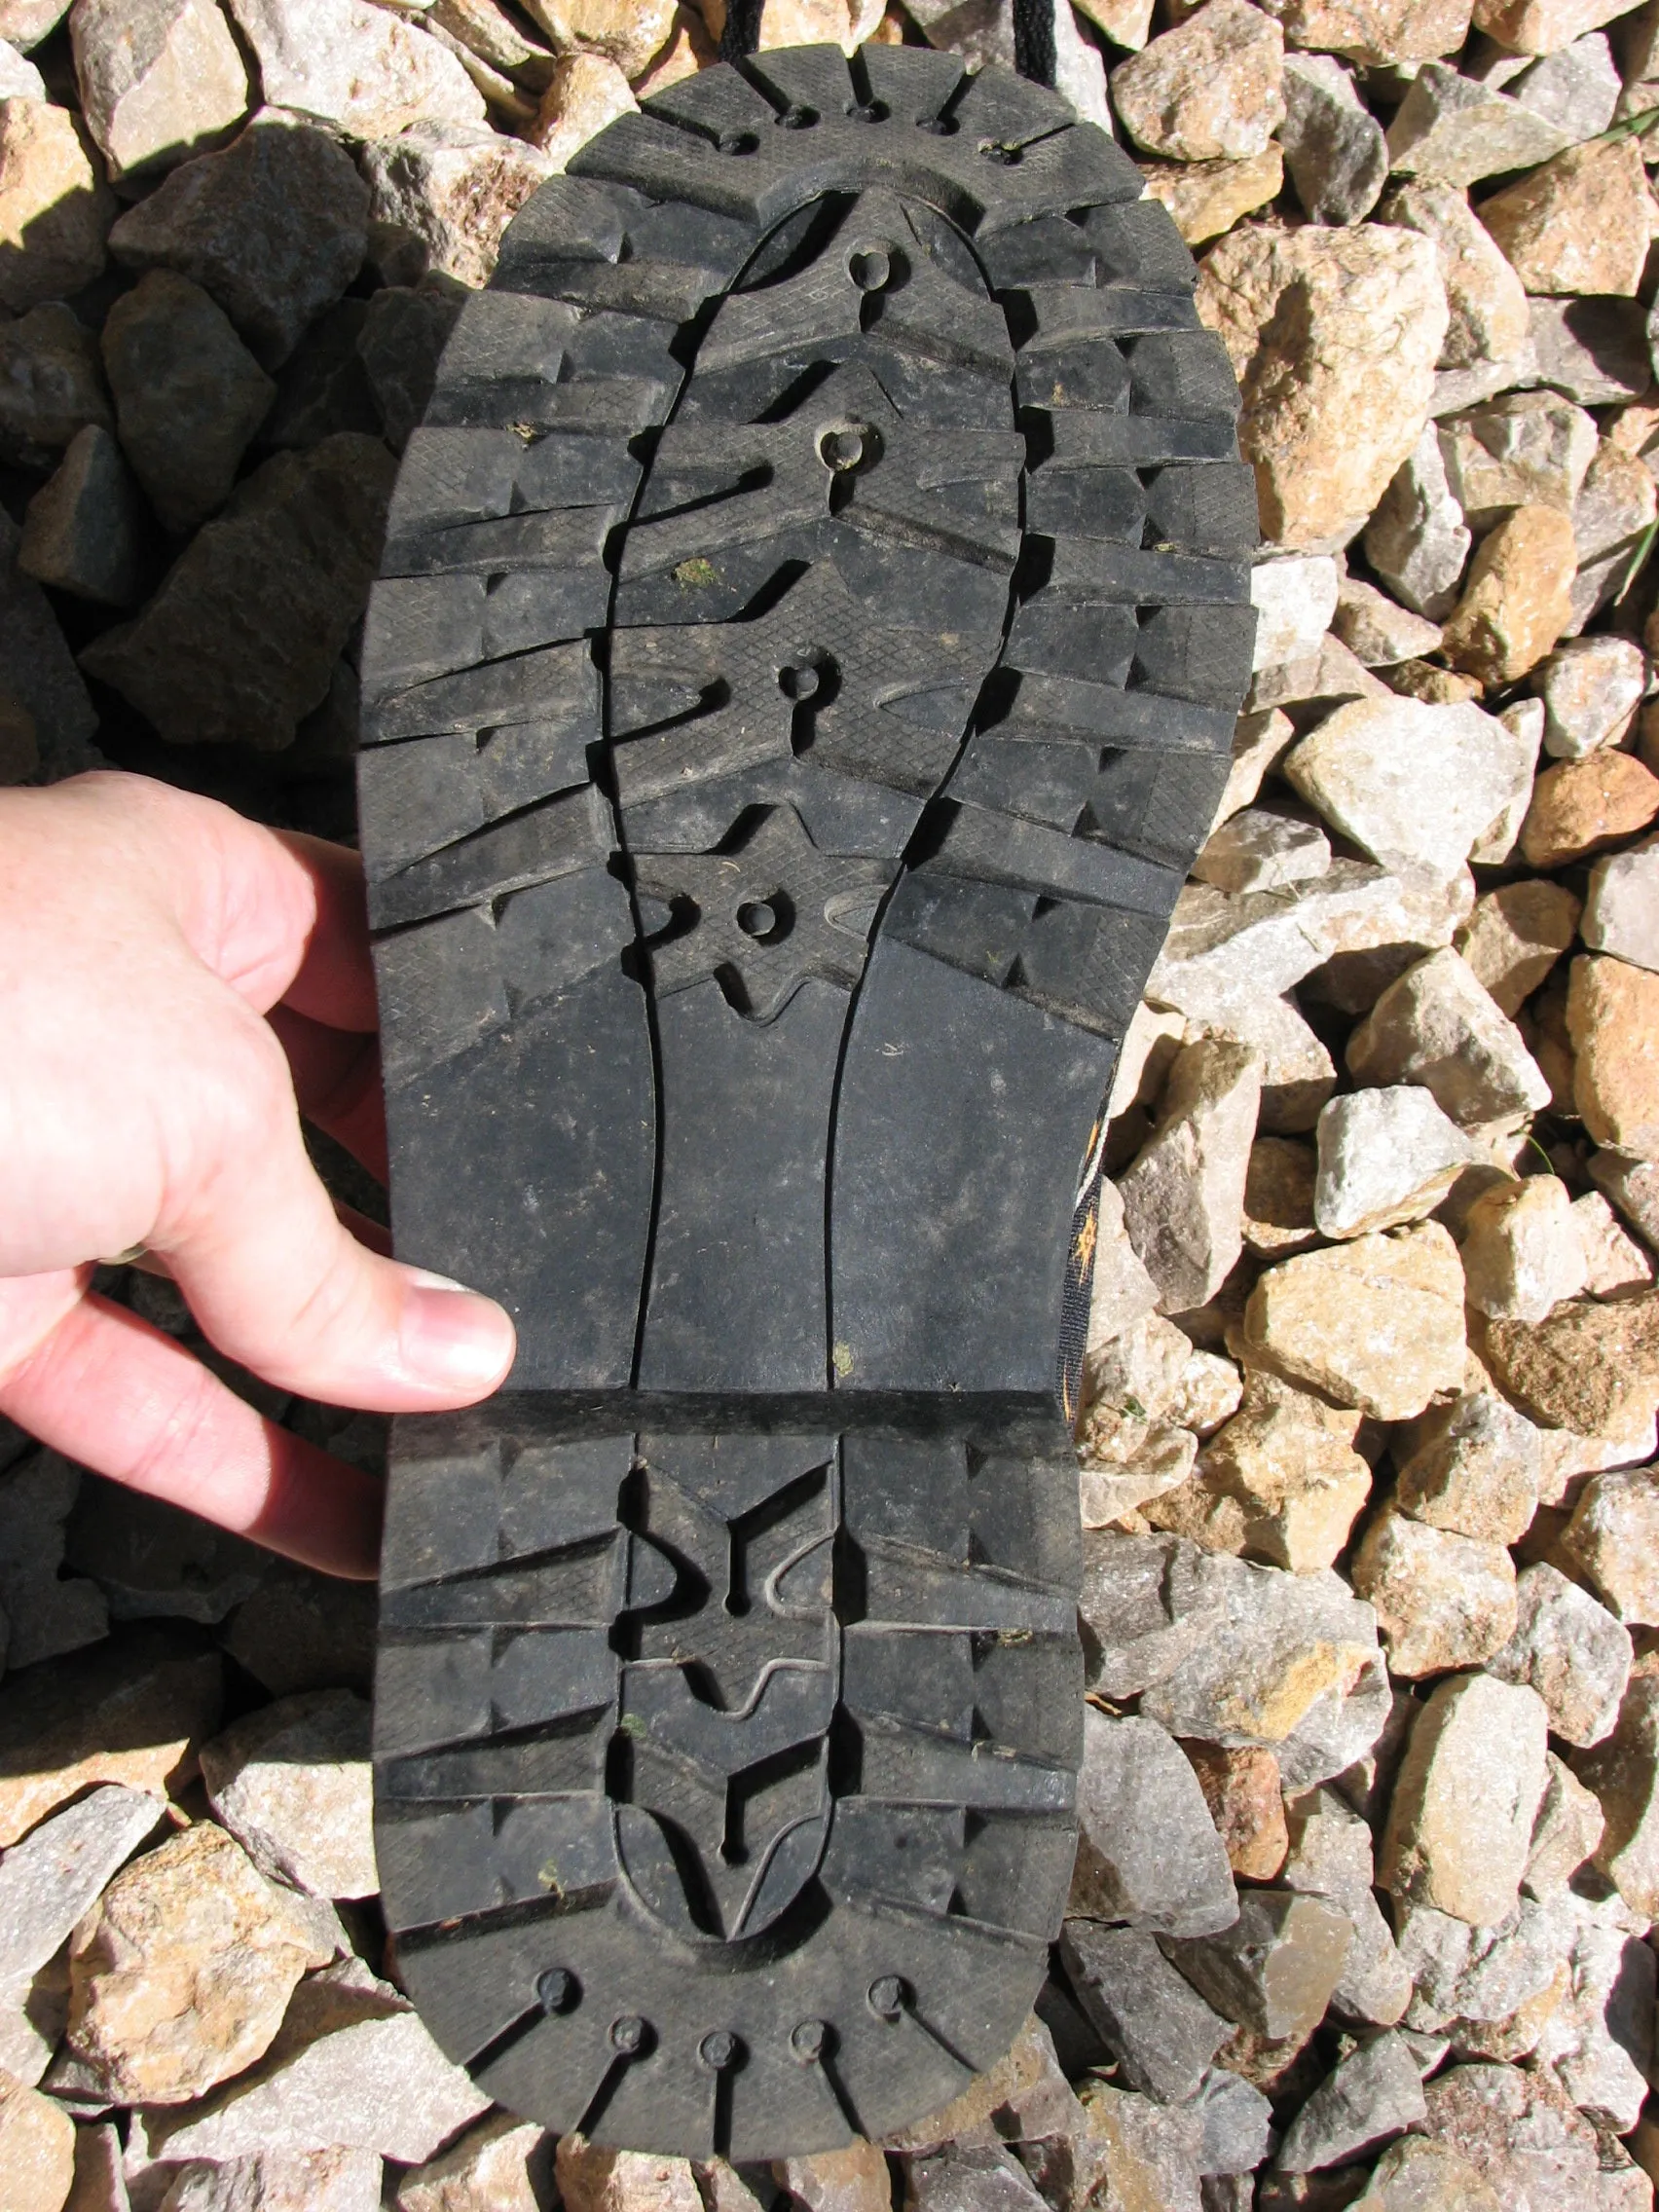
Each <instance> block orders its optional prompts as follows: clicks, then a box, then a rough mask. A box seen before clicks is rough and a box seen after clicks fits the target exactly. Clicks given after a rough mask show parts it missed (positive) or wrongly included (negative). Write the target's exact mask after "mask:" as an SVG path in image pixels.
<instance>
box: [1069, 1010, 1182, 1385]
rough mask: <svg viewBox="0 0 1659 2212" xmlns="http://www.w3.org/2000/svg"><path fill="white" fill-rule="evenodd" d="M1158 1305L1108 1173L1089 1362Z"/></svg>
mask: <svg viewBox="0 0 1659 2212" xmlns="http://www.w3.org/2000/svg"><path fill="white" fill-rule="evenodd" d="M1182 1026H1185V1025H1184V1024H1183V1025H1182ZM1120 1068H1122V1062H1120ZM1160 1088H1161V1086H1160ZM1157 1307H1158V1285H1157V1284H1156V1283H1155V1282H1154V1281H1153V1279H1152V1277H1151V1275H1149V1274H1148V1273H1147V1272H1146V1270H1145V1268H1144V1267H1142V1265H1141V1263H1140V1260H1139V1258H1138V1257H1137V1256H1136V1253H1135V1248H1134V1246H1133V1245H1132V1244H1131V1243H1130V1242H1129V1234H1128V1231H1127V1230H1126V1229H1125V1228H1124V1201H1123V1199H1122V1198H1121V1197H1120V1196H1119V1194H1118V1186H1117V1184H1116V1183H1114V1182H1113V1181H1112V1180H1111V1179H1110V1177H1108V1178H1107V1179H1106V1180H1104V1181H1103V1182H1102V1183H1101V1186H1100V1221H1099V1228H1098V1232H1097V1235H1096V1237H1095V1245H1094V1281H1093V1285H1092V1287H1091V1289H1090V1292H1089V1305H1088V1338H1087V1340H1086V1342H1085V1346H1084V1352H1085V1358H1086V1360H1087V1359H1088V1358H1090V1357H1092V1356H1093V1355H1094V1354H1095V1353H1096V1352H1098V1351H1099V1350H1100V1349H1101V1348H1102V1347H1103V1346H1106V1345H1108V1344H1110V1343H1112V1341H1113V1340H1114V1339H1115V1338H1117V1337H1120V1336H1122V1334H1123V1333H1124V1330H1125V1329H1127V1328H1130V1327H1132V1326H1133V1325H1134V1323H1135V1322H1137V1321H1139V1320H1141V1319H1142V1318H1143V1317H1144V1316H1145V1315H1146V1314H1148V1313H1151V1312H1154V1311H1156V1309H1157Z"/></svg>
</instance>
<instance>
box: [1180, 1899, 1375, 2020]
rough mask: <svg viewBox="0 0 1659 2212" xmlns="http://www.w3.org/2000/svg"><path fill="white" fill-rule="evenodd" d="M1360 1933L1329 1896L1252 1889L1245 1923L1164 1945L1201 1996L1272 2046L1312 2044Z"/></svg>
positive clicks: (1243, 1910)
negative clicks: (1216, 1933)
mask: <svg viewBox="0 0 1659 2212" xmlns="http://www.w3.org/2000/svg"><path fill="white" fill-rule="evenodd" d="M1352 1941H1353V1928H1352V1924H1351V1923H1350V1922H1349V1920H1348V1917H1347V1915H1346V1912H1344V1911H1343V1910H1342V1908H1341V1907H1340V1906H1339V1905H1336V1904H1333V1903H1331V1902H1329V1901H1328V1900H1327V1899H1324V1898H1316V1897H1306V1896H1299V1895H1298V1894H1297V1893H1296V1892H1295V1891H1292V1890H1272V1889H1259V1890H1246V1891H1244V1892H1243V1893H1242V1895H1241V1896H1240V1898H1239V1900H1238V1918H1237V1920H1236V1921H1235V1923H1234V1925H1233V1926H1232V1927H1231V1928H1229V1929H1225V1930H1223V1931H1222V1932H1221V1933H1220V1934H1218V1935H1214V1936H1201V1937H1198V1938H1195V1939H1192V1940H1189V1941H1176V1940H1174V1939H1172V1938H1171V1939H1166V1941H1165V1944H1164V1948H1165V1950H1166V1951H1167V1952H1168V1955H1169V1956H1170V1958H1172V1959H1173V1960H1174V1962H1175V1964H1176V1965H1177V1966H1178V1967H1179V1968H1180V1970H1181V1972H1183V1973H1184V1974H1185V1975H1186V1977H1187V1979H1188V1980H1189V1981H1190V1982H1191V1983H1192V1984H1193V1986H1194V1988H1195V1989H1197V1990H1198V1994H1199V1995H1200V1996H1201V1997H1205V1998H1207V1999H1208V2000H1209V2002H1210V2004H1212V2005H1213V2006H1214V2007H1215V2008H1216V2009H1217V2010H1218V2011H1219V2012H1223V2013H1225V2014H1226V2016H1227V2017H1228V2018H1229V2019H1230V2020H1234V2021H1235V2022H1236V2023H1237V2024H1238V2026H1239V2027H1241V2028H1246V2029H1248V2030H1249V2031H1250V2033H1251V2034H1253V2035H1258V2036H1264V2037H1266V2038H1267V2040H1268V2041H1269V2042H1271V2043H1293V2044H1300V2043H1304V2042H1306V2041H1307V2039H1308V2037H1309V2036H1310V2035H1311V2034H1312V2032H1313V2030H1314V2029H1315V2028H1316V2027H1317V2026H1318V2024H1319V2021H1320V2019H1321V2018H1322V2017H1323V2014H1324V2010H1325V2007H1326V2006H1327V2005H1328V2004H1329V2003H1330V1999H1331V1992H1332V1991H1333V1990H1334V1989H1335V1988H1336V1985H1337V1982H1338V1980H1339V1978H1340V1976H1341V1974H1342V1971H1343V1964H1344V1962H1345V1960H1346V1957H1347V1953H1348V1947H1349V1945H1350V1944H1351V1943H1352Z"/></svg>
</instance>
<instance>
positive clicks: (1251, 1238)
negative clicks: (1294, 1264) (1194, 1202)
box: [1244, 1137, 1318, 1259]
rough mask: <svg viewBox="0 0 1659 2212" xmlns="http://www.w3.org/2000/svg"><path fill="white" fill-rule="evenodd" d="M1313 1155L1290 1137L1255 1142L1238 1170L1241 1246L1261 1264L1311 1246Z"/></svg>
mask: <svg viewBox="0 0 1659 2212" xmlns="http://www.w3.org/2000/svg"><path fill="white" fill-rule="evenodd" d="M1317 1172H1318V1169H1317V1156H1316V1155H1315V1153H1314V1151H1313V1148H1312V1147H1311V1146H1310V1145H1307V1144H1299V1143H1298V1142H1297V1141H1296V1139H1295V1138H1293V1137H1258V1138H1257V1139H1256V1142H1255V1143H1254V1144H1253V1145H1252V1146H1251V1147H1250V1164H1249V1166H1248V1167H1247V1168H1246V1169H1245V1171H1244V1242H1245V1243H1246V1245H1247V1246H1248V1247H1249V1249H1250V1250H1251V1251H1252V1252H1257V1253H1260V1254H1261V1255H1262V1257H1263V1258H1264V1259H1283V1258H1286V1257H1288V1255H1289V1254H1290V1253H1292V1252H1302V1251H1306V1250H1307V1248H1308V1246H1309V1245H1310V1244H1312V1243H1315V1242H1316V1241H1317V1234H1316V1232H1315V1230H1314V1226H1313V1191H1314V1184H1315V1179H1316V1176H1317Z"/></svg>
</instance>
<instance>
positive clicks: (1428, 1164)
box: [1313, 1084, 1471, 1237]
mask: <svg viewBox="0 0 1659 2212" xmlns="http://www.w3.org/2000/svg"><path fill="white" fill-rule="evenodd" d="M1318 1143H1319V1168H1318V1182H1317V1185H1316V1187H1315V1190H1314V1197H1313V1214H1314V1219H1315V1221H1316V1222H1317V1223H1318V1226H1319V1230H1320V1233H1321V1235H1325V1236H1335V1237H1348V1236H1362V1235H1367V1234H1368V1233H1370V1232H1372V1231H1375V1230H1381V1229H1395V1228H1398V1227H1399V1226H1400V1225H1401V1224H1402V1223H1404V1222H1408V1221H1420V1220H1421V1219H1422V1218H1423V1216H1424V1215H1425V1214H1429V1213H1432V1212H1433V1211H1434V1208H1435V1207H1436V1206H1437V1205H1438V1204H1439V1203H1440V1201H1441V1199H1442V1198H1445V1196H1446V1194H1447V1193H1448V1191H1450V1190H1451V1188H1452V1186H1453V1184H1454V1183H1455V1182H1456V1179H1457V1177H1458V1175H1459V1174H1460V1173H1461V1172H1462V1170H1463V1169H1464V1168H1465V1167H1466V1166H1467V1165H1468V1162H1469V1158H1470V1150H1471V1148H1470V1144H1469V1140H1468V1138H1467V1137H1466V1136H1464V1134H1463V1132H1462V1130H1461V1129H1460V1128H1458V1126H1457V1124H1456V1123H1455V1122H1451V1121H1448V1120H1447V1118H1446V1116H1445V1115H1444V1114H1443V1113H1442V1112H1441V1111H1440V1108H1439V1107H1438V1106H1437V1105H1436V1104H1435V1102H1434V1100H1433V1099H1432V1098H1431V1097H1430V1096H1429V1094H1428V1092H1427V1091H1426V1090H1422V1089H1419V1088H1418V1087H1417V1086H1416V1085H1413V1084H1402V1085H1398V1086H1396V1087H1394V1088H1387V1089H1383V1090H1357V1091H1350V1092H1348V1093H1346V1095H1345V1096H1343V1097H1341V1098H1333V1099H1332V1100H1331V1102H1330V1104H1329V1105H1328V1106H1326V1107H1325V1109H1324V1110H1323V1112H1322V1113H1321V1114H1320V1116H1319V1124H1318Z"/></svg>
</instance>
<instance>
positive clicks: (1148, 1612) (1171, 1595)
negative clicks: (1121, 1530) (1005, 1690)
mask: <svg viewBox="0 0 1659 2212" xmlns="http://www.w3.org/2000/svg"><path fill="white" fill-rule="evenodd" d="M1079 1610H1080V1612H1081V1615H1082V1618H1083V1623H1084V1627H1085V1632H1086V1638H1085V1641H1086V1652H1085V1669H1086V1677H1087V1680H1088V1686H1089V1687H1090V1688H1091V1689H1098V1690H1099V1691H1100V1693H1101V1694H1102V1695H1103V1696H1105V1697H1108V1698H1113V1699H1122V1698H1130V1697H1138V1696H1139V1695H1140V1693H1141V1691H1142V1690H1144V1689H1149V1688H1150V1687H1151V1686H1152V1685H1153V1683H1155V1682H1161V1681H1163V1680H1166V1679H1167V1677H1169V1676H1170V1675H1172V1674H1174V1673H1175V1671H1176V1669H1177V1668H1178V1667H1179V1666H1180V1665H1181V1663H1182V1661H1183V1660H1184V1659H1187V1658H1189V1657H1190V1656H1191V1655H1192V1654H1193V1653H1194V1652H1195V1651H1197V1650H1198V1647H1199V1645H1200V1644H1201V1643H1202V1642H1203V1641H1205V1639H1206V1638H1207V1637H1208V1636H1209V1635H1210V1634H1211V1632H1212V1631H1213V1630H1215V1629H1218V1628H1219V1627H1220V1626H1221V1624H1222V1623H1223V1621H1224V1620H1225V1618H1226V1615H1227V1592H1226V1590H1225V1588H1224V1586H1223V1584H1222V1581H1221V1579H1220V1578H1219V1577H1218V1576H1217V1575H1215V1574H1214V1573H1212V1572H1211V1571H1210V1567H1209V1563H1208V1562H1207V1561H1206V1560H1205V1559H1204V1558H1203V1556H1202V1554H1201V1553H1200V1552H1199V1551H1198V1548H1197V1547H1196V1546H1195V1545H1193V1544H1190V1543H1186V1542H1184V1541H1182V1540H1181V1539H1179V1538H1177V1537H1175V1536H1168V1535H1155V1536H1129V1535H1117V1534H1102V1535H1094V1534H1090V1533H1088V1532H1086V1533H1085V1535H1084V1539H1083V1589H1082V1594H1081V1597H1080V1599H1079Z"/></svg>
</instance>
